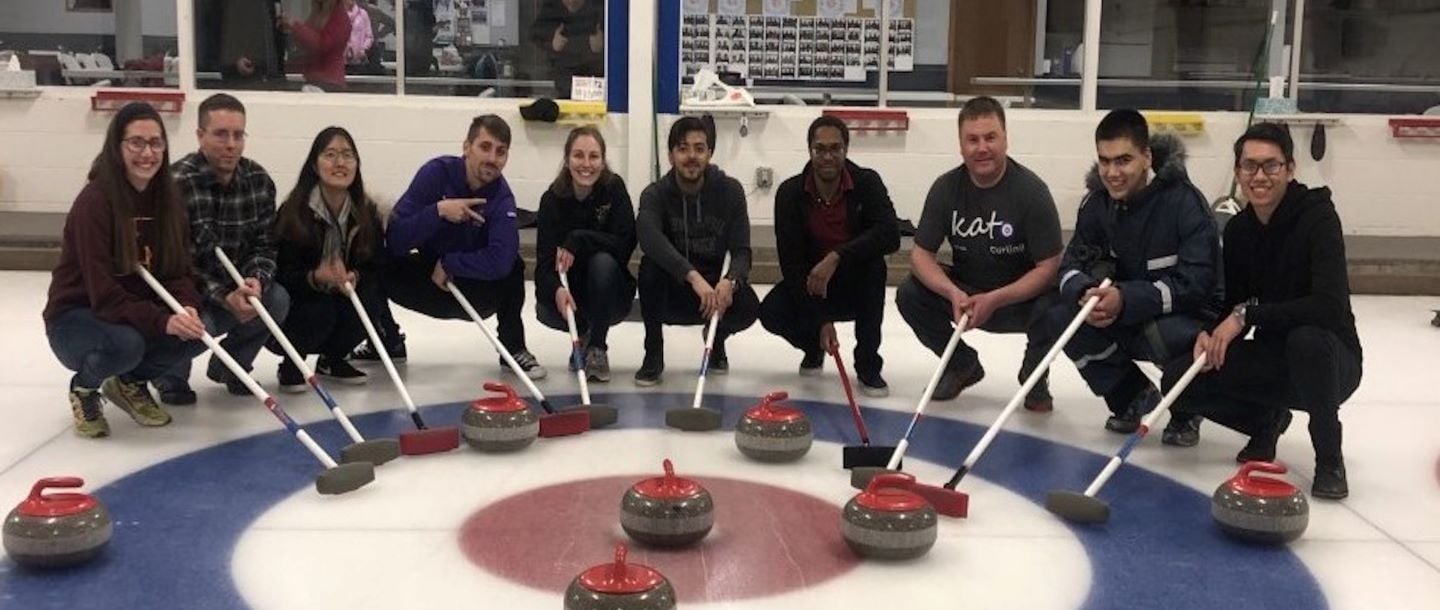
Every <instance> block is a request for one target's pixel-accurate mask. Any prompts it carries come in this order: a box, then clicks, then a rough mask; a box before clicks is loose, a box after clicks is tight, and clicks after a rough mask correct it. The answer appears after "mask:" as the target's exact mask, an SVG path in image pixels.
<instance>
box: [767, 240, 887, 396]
mask: <svg viewBox="0 0 1440 610" xmlns="http://www.w3.org/2000/svg"><path fill="white" fill-rule="evenodd" d="M851 320H853V321H854V322H855V370H856V372H859V373H864V374H865V375H867V376H869V375H878V374H880V369H881V368H882V367H883V366H884V365H885V360H884V359H883V358H881V357H880V327H881V324H882V323H883V322H884V321H885V260H884V259H875V260H870V261H862V262H861V263H859V264H856V265H843V264H842V265H841V267H840V268H839V269H837V270H836V271H835V275H834V276H832V277H831V278H830V286H829V289H828V290H827V292H826V298H824V299H821V298H818V297H814V296H811V295H810V294H809V293H808V292H806V291H805V278H803V277H801V278H786V279H784V280H781V281H780V283H779V284H776V285H775V287H774V288H772V289H771V290H770V293H769V294H767V295H765V300H764V301H763V302H761V303H760V324H761V325H762V326H764V327H765V330H768V331H770V332H771V333H773V334H775V335H778V336H780V337H781V338H784V339H785V340H786V341H788V342H790V345H793V346H795V349H798V350H800V351H802V352H805V353H806V354H812V353H815V352H818V351H820V327H821V326H822V325H824V324H825V323H827V322H842V321H845V322H848V321H851Z"/></svg>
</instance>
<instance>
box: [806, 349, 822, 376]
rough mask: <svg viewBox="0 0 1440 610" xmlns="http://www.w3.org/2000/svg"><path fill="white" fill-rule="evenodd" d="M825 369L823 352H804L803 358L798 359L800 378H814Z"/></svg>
mask: <svg viewBox="0 0 1440 610" xmlns="http://www.w3.org/2000/svg"><path fill="white" fill-rule="evenodd" d="M824 367H825V352H821V351H813V352H805V357H804V358H801V359H800V376H801V377H814V376H816V375H819V374H820V371H821V370H822V369H823V368H824Z"/></svg>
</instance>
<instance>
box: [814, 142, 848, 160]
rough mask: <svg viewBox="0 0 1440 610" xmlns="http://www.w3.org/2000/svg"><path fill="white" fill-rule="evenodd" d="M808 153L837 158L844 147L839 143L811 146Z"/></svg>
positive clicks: (843, 150) (843, 151)
mask: <svg viewBox="0 0 1440 610" xmlns="http://www.w3.org/2000/svg"><path fill="white" fill-rule="evenodd" d="M810 154H812V155H814V156H816V157H832V158H838V157H840V156H842V155H844V154H845V147H844V146H843V145H840V144H836V145H833V146H811V147H810Z"/></svg>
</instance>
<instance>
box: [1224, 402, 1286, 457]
mask: <svg viewBox="0 0 1440 610" xmlns="http://www.w3.org/2000/svg"><path fill="white" fill-rule="evenodd" d="M1293 418H1294V416H1293V415H1291V414H1290V410H1289V409H1285V410H1284V411H1281V412H1280V413H1279V414H1278V415H1276V416H1275V419H1274V421H1272V422H1271V423H1270V425H1269V426H1268V427H1266V429H1264V430H1262V431H1260V432H1257V433H1256V434H1254V435H1253V436H1251V437H1250V442H1248V443H1245V447H1244V448H1243V449H1241V450H1240V453H1237V454H1235V461H1236V462H1240V463H1241V464H1244V463H1245V462H1272V461H1274V460H1275V445H1276V444H1278V443H1279V442H1280V435H1282V434H1284V433H1285V429H1286V428H1289V427H1290V420H1291V419H1293Z"/></svg>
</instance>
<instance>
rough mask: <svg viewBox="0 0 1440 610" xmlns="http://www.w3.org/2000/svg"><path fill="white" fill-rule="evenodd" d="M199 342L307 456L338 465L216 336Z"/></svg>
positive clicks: (174, 306) (159, 290)
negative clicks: (303, 447) (262, 404)
mask: <svg viewBox="0 0 1440 610" xmlns="http://www.w3.org/2000/svg"><path fill="white" fill-rule="evenodd" d="M135 269H136V271H137V272H139V274H140V278H141V279H143V280H145V283H146V284H149V285H150V290H153V291H154V292H155V294H156V295H157V296H159V297H160V299H161V300H163V301H165V304H166V305H169V306H170V311H173V312H175V313H176V314H177V315H182V316H188V315H190V314H189V312H187V311H185V308H184V307H183V306H181V305H180V302H179V301H176V300H175V297H174V296H171V294H170V291H169V290H166V289H165V287H164V286H162V285H160V282H159V280H156V279H155V276H153V275H150V270H148V269H146V268H145V267H144V266H142V265H136V266H135ZM200 340H201V341H203V342H205V347H208V348H210V353H211V354H212V355H214V356H215V357H216V358H219V359H220V362H223V363H224V364H225V368H228V369H230V373H231V374H233V375H235V377H236V378H237V379H239V380H240V381H241V382H242V383H244V384H245V388H246V389H248V390H250V393H251V394H254V395H255V398H258V399H260V402H262V403H264V404H265V410H267V411H269V412H270V414H271V415H274V416H275V419H278V420H280V423H281V425H284V426H285V429H286V430H289V431H290V433H291V434H294V435H295V439H296V440H299V441H300V444H302V445H304V446H305V448H306V449H308V450H310V454H311V455H313V456H315V459H317V460H320V463H321V464H324V465H325V467H326V468H334V467H336V466H337V464H336V463H335V460H333V459H331V458H330V454H328V453H325V450H324V449H321V448H320V445H318V444H316V443H315V439H313V438H310V434H309V433H307V432H305V430H304V429H303V428H301V427H300V426H299V425H298V424H296V423H295V420H293V419H290V416H289V415H288V414H286V413H285V410H284V409H282V408H280V403H278V402H276V401H275V397H273V396H271V395H270V394H269V393H268V392H266V391H265V389H264V388H261V387H260V384H257V383H255V378H253V377H251V376H250V374H249V373H247V372H246V371H245V368H244V367H242V366H240V363H239V362H236V361H235V359H234V358H231V357H230V353H229V352H227V351H225V348H223V347H220V342H219V341H216V340H215V337H212V336H210V333H209V332H208V331H207V332H206V333H205V334H203V335H200Z"/></svg>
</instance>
